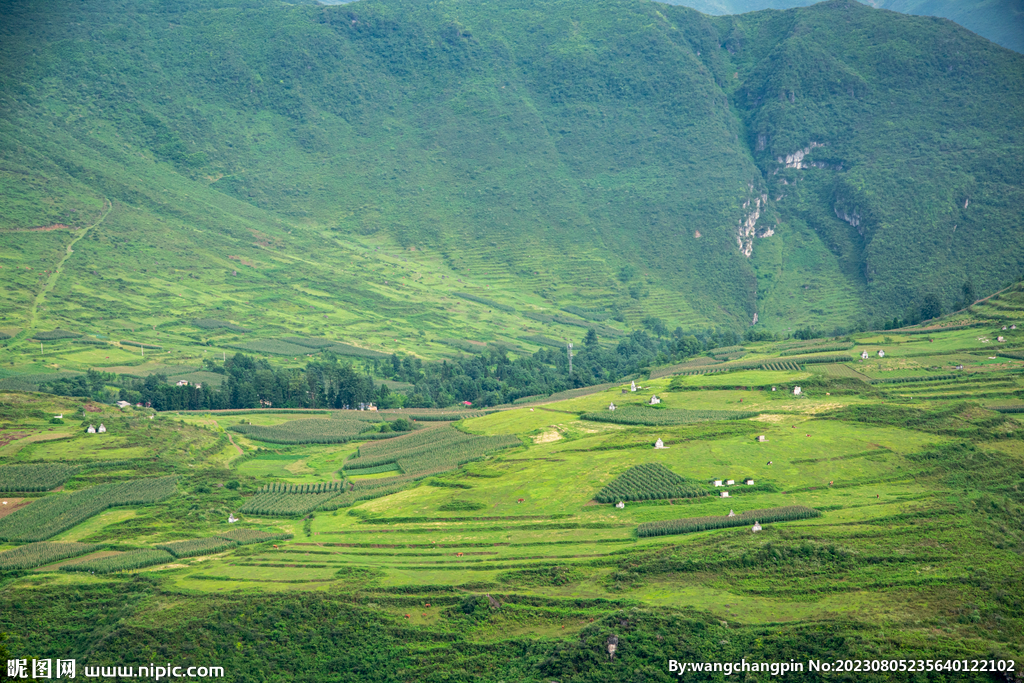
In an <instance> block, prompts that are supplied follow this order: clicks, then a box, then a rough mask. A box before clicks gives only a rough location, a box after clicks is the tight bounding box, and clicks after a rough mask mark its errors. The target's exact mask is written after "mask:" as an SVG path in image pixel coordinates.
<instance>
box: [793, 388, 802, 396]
mask: <svg viewBox="0 0 1024 683" xmlns="http://www.w3.org/2000/svg"><path fill="white" fill-rule="evenodd" d="M793 395H794V396H799V395H800V387H793Z"/></svg>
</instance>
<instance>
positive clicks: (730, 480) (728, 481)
mask: <svg viewBox="0 0 1024 683" xmlns="http://www.w3.org/2000/svg"><path fill="white" fill-rule="evenodd" d="M735 483H736V480H735V479H727V480H726V481H725V485H726V486H732V485H733V484H735Z"/></svg>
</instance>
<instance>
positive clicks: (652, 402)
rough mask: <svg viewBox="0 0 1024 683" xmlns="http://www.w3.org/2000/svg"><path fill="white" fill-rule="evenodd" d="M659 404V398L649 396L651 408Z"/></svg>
mask: <svg viewBox="0 0 1024 683" xmlns="http://www.w3.org/2000/svg"><path fill="white" fill-rule="evenodd" d="M659 403H661V399H660V398H658V397H657V396H651V405H652V406H656V405H658V404H659Z"/></svg>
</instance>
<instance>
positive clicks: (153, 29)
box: [0, 0, 1024, 341]
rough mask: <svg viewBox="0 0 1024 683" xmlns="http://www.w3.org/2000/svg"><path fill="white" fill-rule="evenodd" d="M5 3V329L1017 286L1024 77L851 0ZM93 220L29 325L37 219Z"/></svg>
mask: <svg viewBox="0 0 1024 683" xmlns="http://www.w3.org/2000/svg"><path fill="white" fill-rule="evenodd" d="M3 12H4V16H5V18H6V19H5V22H4V23H3V26H2V28H0V31H2V34H0V35H2V47H0V49H2V52H0V63H2V64H3V66H2V67H0V68H2V74H0V90H2V94H0V97H2V100H0V101H2V103H3V104H2V106H3V111H4V114H3V117H2V121H0V159H2V171H0V193H2V194H0V204H2V206H3V207H4V209H3V212H2V221H0V227H2V229H3V230H4V232H3V234H2V240H3V252H2V256H3V260H4V263H3V264H2V265H3V266H4V277H5V288H4V296H5V299H6V300H5V307H6V310H7V312H6V314H5V316H6V317H5V319H4V323H5V324H7V325H11V326H25V325H32V324H34V323H35V322H37V321H42V320H46V321H49V323H52V324H53V325H78V326H79V327H85V328H89V329H95V330H102V329H104V328H103V325H104V324H105V323H102V322H101V321H104V320H106V321H110V320H112V319H116V320H118V321H121V323H119V324H123V325H125V326H130V327H132V328H134V327H135V326H136V325H142V324H145V325H146V326H148V325H150V324H152V325H159V324H171V323H173V322H174V321H176V320H180V319H183V318H185V317H189V316H192V317H195V316H197V315H200V314H203V313H206V312H209V310H210V309H211V308H212V307H214V306H227V307H228V308H229V309H231V311H232V312H233V314H234V315H235V316H236V318H248V319H249V320H256V319H258V320H262V321H263V322H264V323H265V324H275V325H280V326H282V327H286V328H287V327H288V326H289V325H293V323H294V321H295V320H296V319H298V318H295V317H293V318H291V319H284V318H280V317H279V316H280V315H284V314H286V313H287V314H289V315H292V314H294V316H299V315H300V314H301V315H307V314H308V313H309V307H310V306H312V307H314V308H315V309H316V311H315V312H316V318H317V319H318V320H322V321H323V323H322V324H323V325H328V326H335V327H336V328H337V327H340V328H345V329H349V330H355V331H358V330H360V329H366V330H369V329H371V328H373V329H376V328H379V327H380V324H381V321H382V320H384V321H390V322H394V324H395V325H396V326H397V327H396V332H398V331H409V332H412V331H415V330H419V331H421V332H422V331H423V330H427V331H429V332H434V333H441V332H444V331H445V330H449V329H451V328H452V326H453V325H454V324H455V323H454V322H453V315H452V314H451V312H450V311H451V310H452V309H451V306H452V304H451V303H450V302H449V301H447V300H445V299H443V298H441V294H444V295H447V294H448V293H450V292H454V291H459V290H461V291H471V292H476V293H477V294H485V296H486V297H488V300H489V301H494V302H498V303H501V304H503V305H505V306H507V307H511V308H514V309H516V312H518V313H522V312H523V311H538V310H542V309H543V310H549V309H554V310H556V311H557V309H558V308H559V307H564V306H566V305H570V304H571V305H576V306H580V307H584V308H589V309H592V310H593V311H597V312H600V311H602V310H603V311H606V313H604V314H600V315H603V316H604V317H607V316H608V315H613V314H615V315H618V317H620V318H621V319H622V321H623V322H624V323H625V324H627V325H636V324H638V323H639V321H640V320H641V319H643V318H644V317H646V316H650V315H656V316H660V317H661V318H663V319H664V320H665V321H666V323H668V324H670V325H671V326H675V325H677V324H679V325H684V326H685V325H704V324H717V325H725V326H729V327H733V328H735V329H744V328H745V327H746V326H748V325H750V323H751V322H752V321H753V319H754V316H755V314H757V317H758V321H759V324H761V325H763V326H765V327H767V328H768V329H769V330H785V329H790V328H793V327H796V326H799V325H803V324H810V323H814V324H819V325H821V324H837V325H845V324H851V323H856V322H857V321H870V320H875V319H878V318H879V317H891V316H893V315H900V314H903V313H904V312H905V311H907V310H909V309H913V308H915V307H918V306H919V305H920V302H921V300H922V299H923V298H924V297H926V296H928V295H934V297H936V298H937V300H938V301H939V302H940V303H941V304H942V305H943V307H945V308H947V309H948V308H949V307H951V306H953V305H955V304H956V303H957V302H958V301H960V299H961V298H962V296H963V295H962V288H963V286H964V285H965V283H969V284H970V286H971V287H972V288H973V289H974V291H976V292H978V293H979V294H981V293H986V292H991V291H994V290H995V289H997V288H998V287H1000V286H1001V285H1003V284H1004V283H1006V282H1007V281H1010V280H1013V279H1015V278H1016V277H1017V276H1019V274H1020V273H1021V270H1022V268H1021V266H1022V264H1024V232H1022V231H1021V229H1020V228H1021V223H1020V221H1021V211H1020V207H1021V206H1024V189H1022V183H1021V179H1022V178H1024V140H1022V136H1024V132H1022V131H1024V78H1022V76H1024V56H1021V55H1019V54H1016V53H1014V52H1011V51H1010V50H1007V49H1004V48H1001V47H998V46H996V45H994V44H993V43H990V42H988V41H986V40H984V39H982V38H980V37H978V36H976V35H974V34H973V33H971V32H970V31H968V30H966V29H964V28H961V27H959V26H957V25H955V24H953V23H951V22H948V21H944V20H940V19H934V18H925V17H913V16H904V15H897V14H893V13H891V12H884V11H880V10H876V9H872V8H870V7H867V6H865V5H861V4H858V3H856V2H853V1H852V0H832V1H831V2H826V3H822V4H820V5H816V6H813V7H809V8H801V9H794V10H788V11H784V12H779V11H763V12H757V13H753V14H745V15H742V16H736V17H707V16H704V15H701V14H699V13H698V12H696V11H694V10H692V9H689V8H685V7H679V6H667V5H659V4H654V3H650V2H639V1H634V0H601V1H598V2H576V1H573V0H558V1H555V2H550V1H545V2H531V1H526V2H521V1H519V2H511V1H508V0H500V1H498V2H489V3H487V5H486V6H483V5H482V4H481V3H478V2H461V1H451V2H438V3H420V2H391V1H389V2H369V1H367V2H359V3H356V4H348V5H341V6H318V5H285V4H280V3H273V2H266V1H264V0H218V1H216V2H202V3H197V2H185V1H171V0H162V1H160V0H151V1H148V2H120V1H117V0H100V1H97V2H91V3H87V4H82V3H76V2H66V1H56V2H48V3H30V4H26V3H6V6H5V7H4V9H3ZM108 207H109V214H107V213H105V212H107V211H108ZM101 217H102V218H101ZM98 220H102V223H101V224H99V225H97V226H96V227H95V228H94V229H92V230H90V231H89V233H88V234H87V235H86V237H85V238H83V239H82V240H81V241H80V242H79V243H78V244H76V245H75V246H74V252H75V256H74V258H71V259H68V260H67V261H66V263H65V264H64V265H63V266H61V268H62V269H63V270H62V275H61V278H60V280H59V281H57V282H56V283H55V285H54V287H55V289H54V290H53V295H51V296H50V297H49V299H48V303H47V304H46V306H45V307H44V308H39V309H38V310H37V308H36V307H35V304H33V301H36V303H38V299H37V298H36V297H37V292H38V290H39V287H40V286H41V280H40V277H41V276H40V273H39V271H41V270H51V269H53V268H56V267H57V264H58V263H60V262H61V261H60V259H61V258H63V257H64V255H65V254H66V253H67V252H66V249H67V246H68V243H69V241H70V240H71V238H70V237H68V233H67V232H64V231H60V230H56V231H51V232H24V231H19V230H24V229H25V228H31V227H36V226H46V225H50V224H54V223H65V224H70V225H72V227H79V226H87V225H92V224H93V223H95V222H96V221H98ZM378 247H379V248H382V249H387V248H399V249H403V250H405V252H404V253H406V254H407V255H410V258H413V257H414V258H417V259H422V260H423V262H424V263H425V262H427V261H430V262H431V263H432V264H434V266H433V267H435V270H434V271H432V272H433V273H434V274H436V275H437V278H436V279H435V280H430V282H429V283H427V282H426V281H423V282H421V280H419V279H417V274H416V273H412V272H409V273H405V274H404V275H405V276H407V277H400V276H399V275H398V271H397V270H395V264H387V265H382V264H381V263H379V262H377V261H374V260H373V259H372V258H371V256H372V254H373V251H374V249H376V248H378ZM411 250H415V251H411ZM32 263H35V264H36V266H35V268H36V270H25V268H26V267H33V266H32V265H31V264H32ZM250 264H251V265H250ZM442 273H444V274H446V275H445V277H444V278H441V275H440V274H442ZM181 286H187V292H186V291H184V290H182V289H181ZM474 305H475V304H474ZM302 310H305V313H302ZM268 311H271V312H272V313H273V314H270V313H267V312H268ZM321 313H323V316H324V317H323V318H322V319H321V318H320V314H321ZM502 315H504V314H502ZM510 315H511V314H510ZM595 315H598V314H596V313H595ZM600 315H598V317H600ZM524 322H526V323H530V321H529V320H527V321H524ZM541 322H544V321H541ZM548 322H550V321H548ZM497 324H498V323H494V322H488V321H486V320H483V321H480V322H479V324H478V325H477V327H476V328H474V329H476V330H481V329H485V328H487V327H488V325H490V326H491V327H494V326H495V325H497ZM501 324H505V323H501ZM509 324H511V323H509ZM532 324H535V325H536V324H537V323H536V321H535V322H533V323H532ZM359 325H365V328H360V327H359ZM538 327H539V328H540V329H552V328H544V327H543V325H538ZM525 329H526V328H524V330H525ZM356 333H357V332H353V334H356ZM367 334H369V332H367ZM381 334H382V335H383V336H386V337H391V336H392V334H391V333H388V332H383V333H381ZM465 334H466V335H470V334H471V332H465ZM395 336H396V337H397V336H398V335H397V333H396V334H395ZM389 341H390V340H389Z"/></svg>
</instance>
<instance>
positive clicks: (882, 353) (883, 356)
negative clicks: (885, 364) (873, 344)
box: [878, 349, 885, 358]
mask: <svg viewBox="0 0 1024 683" xmlns="http://www.w3.org/2000/svg"><path fill="white" fill-rule="evenodd" d="M878 357H879V358H885V351H883V350H882V349H878Z"/></svg>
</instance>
